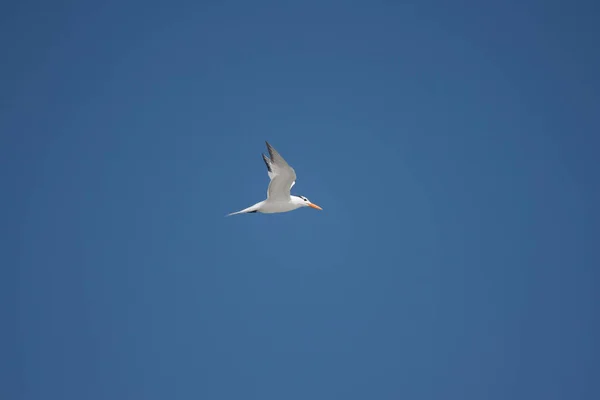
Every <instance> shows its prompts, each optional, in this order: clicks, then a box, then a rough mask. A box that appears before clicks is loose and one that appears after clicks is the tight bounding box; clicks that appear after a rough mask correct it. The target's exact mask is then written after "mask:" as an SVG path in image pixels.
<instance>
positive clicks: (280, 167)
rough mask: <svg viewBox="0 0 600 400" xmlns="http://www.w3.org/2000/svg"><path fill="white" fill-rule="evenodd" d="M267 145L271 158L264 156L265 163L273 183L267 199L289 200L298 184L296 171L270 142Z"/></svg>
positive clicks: (270, 185) (270, 184) (268, 190)
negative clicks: (292, 189)
mask: <svg viewBox="0 0 600 400" xmlns="http://www.w3.org/2000/svg"><path fill="white" fill-rule="evenodd" d="M265 143H266V144H267V150H268V151H269V157H270V158H269V157H267V156H265V155H264V154H263V155H262V157H263V161H264V162H265V165H266V166H267V171H268V174H269V178H270V179H271V182H270V183H269V188H268V189H267V199H273V200H287V199H289V197H290V190H291V188H292V186H294V184H295V183H296V171H294V169H293V168H292V167H290V166H289V164H288V163H287V162H286V161H285V159H284V158H283V157H282V156H281V154H279V152H278V151H277V150H275V148H274V147H273V146H271V145H270V144H269V142H265Z"/></svg>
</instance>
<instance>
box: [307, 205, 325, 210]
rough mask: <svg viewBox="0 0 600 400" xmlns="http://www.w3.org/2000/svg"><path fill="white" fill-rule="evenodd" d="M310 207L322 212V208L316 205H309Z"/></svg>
mask: <svg viewBox="0 0 600 400" xmlns="http://www.w3.org/2000/svg"><path fill="white" fill-rule="evenodd" d="M308 206H309V207H312V208H314V209H317V210H322V208H321V207H319V206H318V205H316V204H313V203H308Z"/></svg>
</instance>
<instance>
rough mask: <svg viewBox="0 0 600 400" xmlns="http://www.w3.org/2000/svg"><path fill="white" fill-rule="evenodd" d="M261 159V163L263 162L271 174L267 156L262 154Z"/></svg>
mask: <svg viewBox="0 0 600 400" xmlns="http://www.w3.org/2000/svg"><path fill="white" fill-rule="evenodd" d="M262 158H263V161H264V162H265V165H266V166H267V169H268V170H269V172H273V171H272V170H271V164H269V159H268V158H267V156H265V154H264V153H263V154H262Z"/></svg>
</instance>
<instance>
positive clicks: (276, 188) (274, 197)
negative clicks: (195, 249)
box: [228, 142, 321, 216]
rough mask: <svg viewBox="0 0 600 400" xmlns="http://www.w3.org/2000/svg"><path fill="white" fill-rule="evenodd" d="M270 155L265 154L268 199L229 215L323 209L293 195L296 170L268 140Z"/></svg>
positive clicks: (304, 198)
mask: <svg viewBox="0 0 600 400" xmlns="http://www.w3.org/2000/svg"><path fill="white" fill-rule="evenodd" d="M266 144H267V149H268V150H269V156H270V158H268V157H267V156H265V155H264V154H263V155H262V156H263V160H264V162H265V165H266V166H267V170H268V173H269V178H270V179H271V182H270V183H269V188H268V189H267V199H266V200H263V201H261V202H258V203H256V204H254V205H253V206H250V207H248V208H245V209H243V210H241V211H237V212H233V213H231V214H228V216H229V215H235V214H245V213H255V212H260V213H263V214H274V213H282V212H288V211H293V210H295V209H297V208H300V207H312V208H315V209H317V210H321V207H319V206H317V205H316V204H313V203H311V202H310V200H308V199H307V198H306V197H304V196H292V195H291V194H290V190H291V188H292V186H294V184H295V183H296V172H295V171H294V169H293V168H292V167H290V166H289V165H288V163H287V162H286V161H285V160H284V159H283V157H281V155H280V154H279V153H278V152H277V150H275V149H274V148H273V147H272V146H271V145H270V144H269V142H266Z"/></svg>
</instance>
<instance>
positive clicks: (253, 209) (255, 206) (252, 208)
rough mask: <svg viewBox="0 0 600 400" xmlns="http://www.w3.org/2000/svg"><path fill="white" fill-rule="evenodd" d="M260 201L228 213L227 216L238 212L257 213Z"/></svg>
mask: <svg viewBox="0 0 600 400" xmlns="http://www.w3.org/2000/svg"><path fill="white" fill-rule="evenodd" d="M259 205H260V203H258V204H255V205H253V206H250V207H248V208H244V209H243V210H240V211H236V212H232V213H229V214H227V215H226V217H229V216H231V215H236V214H248V213H255V212H257V211H258V207H259Z"/></svg>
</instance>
